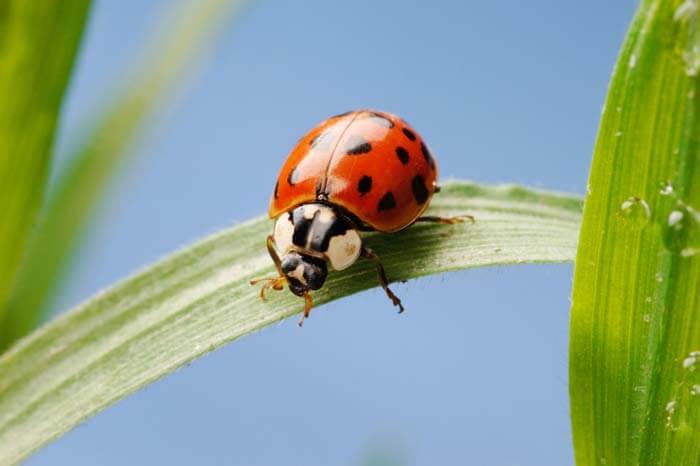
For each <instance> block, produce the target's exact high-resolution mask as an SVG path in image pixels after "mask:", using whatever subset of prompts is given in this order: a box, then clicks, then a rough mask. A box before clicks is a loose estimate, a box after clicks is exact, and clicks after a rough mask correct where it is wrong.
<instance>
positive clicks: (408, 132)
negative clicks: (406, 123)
mask: <svg viewBox="0 0 700 466" xmlns="http://www.w3.org/2000/svg"><path fill="white" fill-rule="evenodd" d="M401 131H403V134H405V135H406V137H407V138H408V139H410V140H411V141H415V140H416V134H415V133H414V132H413V131H411V130H410V129H408V128H401Z"/></svg>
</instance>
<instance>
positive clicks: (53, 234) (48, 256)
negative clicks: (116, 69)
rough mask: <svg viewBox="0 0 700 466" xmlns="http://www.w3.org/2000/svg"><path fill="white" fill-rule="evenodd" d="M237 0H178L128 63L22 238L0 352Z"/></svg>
mask: <svg viewBox="0 0 700 466" xmlns="http://www.w3.org/2000/svg"><path fill="white" fill-rule="evenodd" d="M243 4H244V2H243V1H239V0H202V1H199V2H195V3H191V2H182V5H181V7H180V9H179V11H177V12H175V14H174V16H173V18H168V20H166V21H164V26H163V30H162V31H161V32H160V34H156V37H155V38H154V39H153V41H152V44H151V46H150V49H149V52H148V53H146V55H145V58H143V59H142V60H140V62H139V63H138V64H137V66H134V70H135V76H134V77H132V79H131V81H130V82H129V83H128V84H127V85H125V86H124V88H123V92H121V93H120V94H119V95H118V96H117V98H116V99H115V100H114V101H113V103H112V104H111V105H108V106H106V108H105V110H104V113H103V116H102V117H101V118H95V119H96V120H98V123H97V124H96V126H95V127H94V129H93V131H92V132H91V134H90V135H89V136H88V138H87V139H86V140H85V142H84V143H83V144H82V147H81V149H80V150H79V151H78V153H77V154H75V156H74V157H73V158H72V159H71V162H70V164H69V166H68V167H67V169H66V170H65V171H64V172H63V173H62V175H61V177H60V179H59V181H58V183H57V188H56V189H55V192H53V193H52V196H51V197H50V199H49V202H48V205H47V207H46V209H45V214H44V216H43V217H42V218H41V221H40V223H39V225H38V228H37V233H36V234H35V235H34V237H33V238H32V241H31V243H30V245H29V254H28V256H27V258H26V259H25V261H24V263H23V264H22V267H21V268H20V271H19V278H18V280H17V283H16V286H15V287H14V289H13V290H12V295H11V297H10V301H9V303H8V305H7V308H8V310H9V311H8V312H7V316H6V319H5V321H4V322H3V323H2V325H0V352H1V351H2V350H3V349H5V348H7V347H8V346H9V345H10V344H11V343H12V342H13V341H14V340H16V339H17V338H19V337H21V336H22V335H25V334H26V333H28V332H29V331H30V330H31V329H32V328H34V327H35V326H36V325H37V324H38V323H39V321H40V320H41V318H42V316H43V311H44V309H45V307H46V304H47V302H48V301H49V300H50V298H51V297H52V296H53V294H54V291H55V290H56V288H57V285H58V284H59V283H60V279H61V276H62V275H63V273H62V272H64V270H65V269H66V266H67V264H68V262H69V260H70V258H71V257H72V253H73V252H74V250H75V248H76V246H77V243H78V240H79V239H80V238H81V235H82V233H83V231H84V229H85V226H86V224H87V222H88V220H89V219H90V216H91V214H92V213H93V211H94V209H95V207H96V205H97V203H98V201H99V199H100V197H101V194H102V192H103V191H104V189H105V188H106V186H107V183H108V182H109V180H110V179H111V177H112V175H113V174H115V172H116V169H117V168H119V166H120V165H121V164H122V163H124V161H125V159H126V158H127V156H128V155H130V151H129V147H130V144H131V143H132V141H133V140H134V139H135V138H136V136H137V135H139V134H140V132H141V130H143V127H144V125H145V123H147V122H148V120H149V118H150V117H151V116H152V115H153V113H154V111H155V110H156V109H157V108H158V107H159V105H160V104H161V103H163V102H164V100H165V98H166V97H168V96H170V95H172V94H173V91H174V89H175V88H177V87H179V85H180V84H181V83H182V81H183V80H184V78H185V77H186V76H187V75H188V73H191V72H192V71H193V69H194V68H195V63H196V62H198V61H199V60H200V59H201V57H202V55H203V54H204V52H205V50H207V48H208V47H209V46H210V45H211V44H212V42H213V39H214V38H215V37H216V35H217V33H218V32H220V31H221V30H222V28H223V26H224V25H225V24H227V20H228V19H230V18H231V17H232V16H233V15H235V14H236V13H237V12H238V11H239V10H240V9H241V6H242V5H243Z"/></svg>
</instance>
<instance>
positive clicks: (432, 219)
mask: <svg viewBox="0 0 700 466" xmlns="http://www.w3.org/2000/svg"><path fill="white" fill-rule="evenodd" d="M465 220H469V221H470V222H471V223H476V220H474V216H473V215H466V214H465V215H456V216H454V217H437V216H434V215H425V216H423V217H418V218H417V219H416V222H426V223H443V224H446V225H454V224H455V223H462V222H464V221H465Z"/></svg>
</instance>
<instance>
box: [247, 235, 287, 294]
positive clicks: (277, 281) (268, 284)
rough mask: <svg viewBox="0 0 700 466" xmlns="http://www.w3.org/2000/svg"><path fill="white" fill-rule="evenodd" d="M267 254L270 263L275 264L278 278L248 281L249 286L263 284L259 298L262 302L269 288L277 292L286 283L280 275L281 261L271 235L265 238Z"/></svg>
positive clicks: (281, 274) (282, 275)
mask: <svg viewBox="0 0 700 466" xmlns="http://www.w3.org/2000/svg"><path fill="white" fill-rule="evenodd" d="M267 252H268V253H269V254H270V257H271V258H272V262H274V263H275V268H276V269H277V273H278V274H279V276H278V277H270V278H256V279H255V280H251V281H250V284H251V285H257V284H258V283H260V282H265V283H264V284H263V286H262V287H260V298H261V299H262V300H263V301H264V300H265V291H267V290H268V289H269V288H272V289H273V290H277V291H279V290H281V289H282V288H284V284H285V283H287V279H286V278H285V276H284V274H283V273H282V261H281V260H280V257H279V256H278V255H277V251H276V250H275V240H274V238H273V237H272V235H268V237H267Z"/></svg>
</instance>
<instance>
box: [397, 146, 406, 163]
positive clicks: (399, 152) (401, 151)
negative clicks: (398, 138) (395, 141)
mask: <svg viewBox="0 0 700 466" xmlns="http://www.w3.org/2000/svg"><path fill="white" fill-rule="evenodd" d="M396 156H397V157H398V158H399V160H400V161H401V164H402V165H406V164H407V163H408V151H407V150H406V149H404V148H403V147H401V146H399V147H397V148H396Z"/></svg>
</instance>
